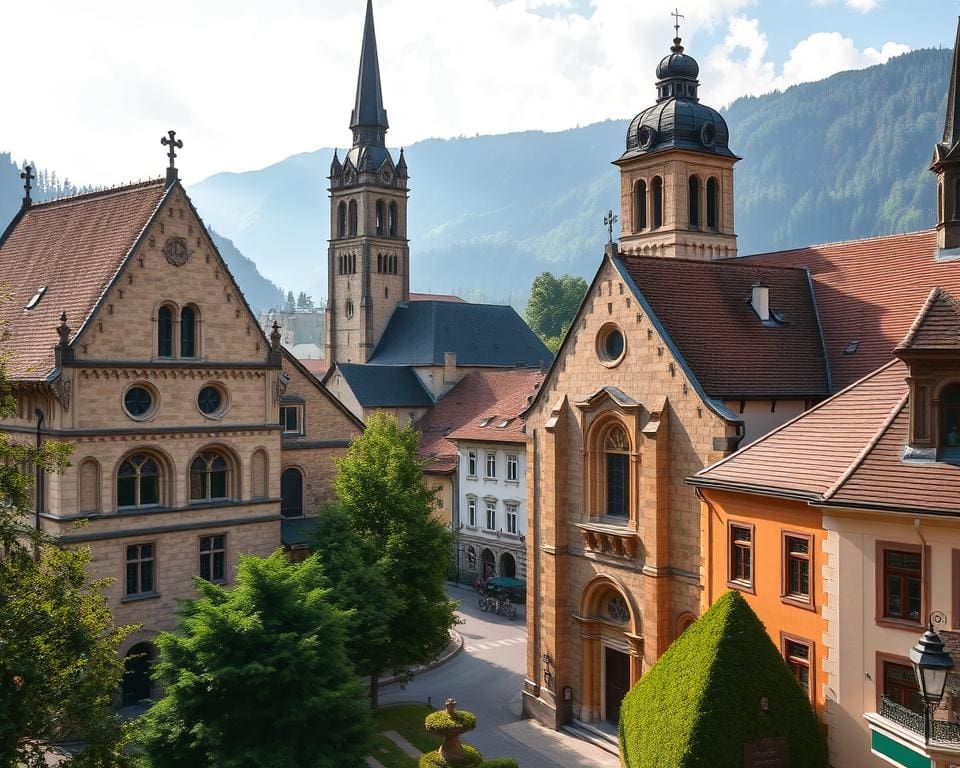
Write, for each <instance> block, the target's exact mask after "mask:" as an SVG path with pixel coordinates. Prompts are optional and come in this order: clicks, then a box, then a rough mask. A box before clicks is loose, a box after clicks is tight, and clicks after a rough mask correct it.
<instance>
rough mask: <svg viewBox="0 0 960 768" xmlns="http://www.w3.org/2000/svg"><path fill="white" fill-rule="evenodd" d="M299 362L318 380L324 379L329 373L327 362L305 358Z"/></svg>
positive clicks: (298, 360)
mask: <svg viewBox="0 0 960 768" xmlns="http://www.w3.org/2000/svg"><path fill="white" fill-rule="evenodd" d="M297 362H298V363H300V365H302V366H303V367H304V368H306V369H307V370H308V371H310V373H312V374H313V375H314V376H316V377H317V378H318V379H322V378H323V377H324V374H326V372H327V361H326V360H317V359H316V358H312V359H311V358H305V359H303V360H301V359H299V358H297Z"/></svg>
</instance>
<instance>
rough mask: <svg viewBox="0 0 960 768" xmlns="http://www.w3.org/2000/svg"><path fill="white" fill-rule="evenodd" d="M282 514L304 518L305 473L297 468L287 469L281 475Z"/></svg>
mask: <svg viewBox="0 0 960 768" xmlns="http://www.w3.org/2000/svg"><path fill="white" fill-rule="evenodd" d="M280 513H281V514H282V515H283V516H284V517H303V473H301V472H300V470H299V469H297V468H296V467H287V468H286V469H285V470H283V473H282V474H281V475H280Z"/></svg>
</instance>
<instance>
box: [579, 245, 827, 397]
mask: <svg viewBox="0 0 960 768" xmlns="http://www.w3.org/2000/svg"><path fill="white" fill-rule="evenodd" d="M619 261H620V263H621V264H622V265H623V267H624V268H625V270H626V272H627V273H628V274H629V276H630V277H631V278H632V279H633V282H634V283H635V284H636V289H637V290H638V291H639V293H640V294H642V297H641V296H639V295H638V298H642V299H645V300H646V302H647V304H648V305H649V307H650V309H651V310H652V311H653V314H654V315H655V318H656V320H658V321H659V322H660V324H661V325H662V326H663V328H664V329H665V331H666V333H667V334H668V335H669V337H670V339H671V340H672V342H673V343H674V344H675V345H676V347H677V349H678V351H679V353H680V354H681V355H682V357H683V359H684V360H685V362H686V364H687V366H688V367H689V368H690V369H691V371H692V373H693V375H694V376H696V378H697V379H698V380H699V382H700V384H701V385H702V386H703V389H704V390H705V391H706V392H707V394H708V395H710V396H711V397H715V398H725V397H729V398H734V397H764V396H766V397H780V396H787V395H796V396H800V397H804V396H817V395H824V394H827V393H828V392H829V387H828V382H827V370H826V365H825V361H824V352H823V345H822V342H821V337H820V330H819V327H818V324H817V314H816V309H815V307H814V304H813V299H812V297H811V293H810V285H809V281H808V277H807V273H806V272H805V271H804V270H802V269H792V268H782V267H770V266H766V265H763V264H751V263H746V262H744V263H742V264H741V263H739V262H735V261H724V262H710V261H689V260H685V259H664V258H657V257H649V256H632V255H627V254H623V255H621V256H620V257H619ZM757 283H760V284H762V285H765V286H767V287H768V289H769V305H770V308H771V309H772V310H775V311H776V312H777V313H778V314H779V315H780V316H781V317H782V318H783V320H784V321H785V322H783V323H776V322H774V323H770V324H766V325H765V324H764V323H763V322H761V320H760V318H759V316H758V315H757V314H756V312H754V310H753V308H752V306H751V304H750V297H751V293H752V288H753V286H754V285H755V284H757ZM597 301H599V302H602V301H603V298H598V299H597Z"/></svg>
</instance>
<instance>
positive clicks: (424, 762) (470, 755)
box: [419, 713, 516, 768]
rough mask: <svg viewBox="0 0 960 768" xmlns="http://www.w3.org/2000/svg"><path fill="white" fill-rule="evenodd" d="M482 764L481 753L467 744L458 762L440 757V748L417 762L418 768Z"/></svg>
mask: <svg viewBox="0 0 960 768" xmlns="http://www.w3.org/2000/svg"><path fill="white" fill-rule="evenodd" d="M458 714H459V713H458ZM514 764H516V763H514ZM483 765H485V763H484V762H483V755H481V754H480V751H479V750H478V749H476V748H475V747H471V746H470V745H469V744H464V745H463V760H462V761H461V762H459V763H448V762H447V761H446V760H444V759H443V758H442V757H440V750H435V751H433V752H426V753H424V754H422V755H420V763H419V766H420V768H482V766H483Z"/></svg>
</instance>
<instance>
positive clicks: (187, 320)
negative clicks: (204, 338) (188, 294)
mask: <svg viewBox="0 0 960 768" xmlns="http://www.w3.org/2000/svg"><path fill="white" fill-rule="evenodd" d="M199 329H200V313H199V312H198V311H197V309H196V307H194V306H193V305H187V306H185V307H184V308H183V309H181V310H180V357H199V356H200V355H199V354H198V348H199V340H200V333H199Z"/></svg>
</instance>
